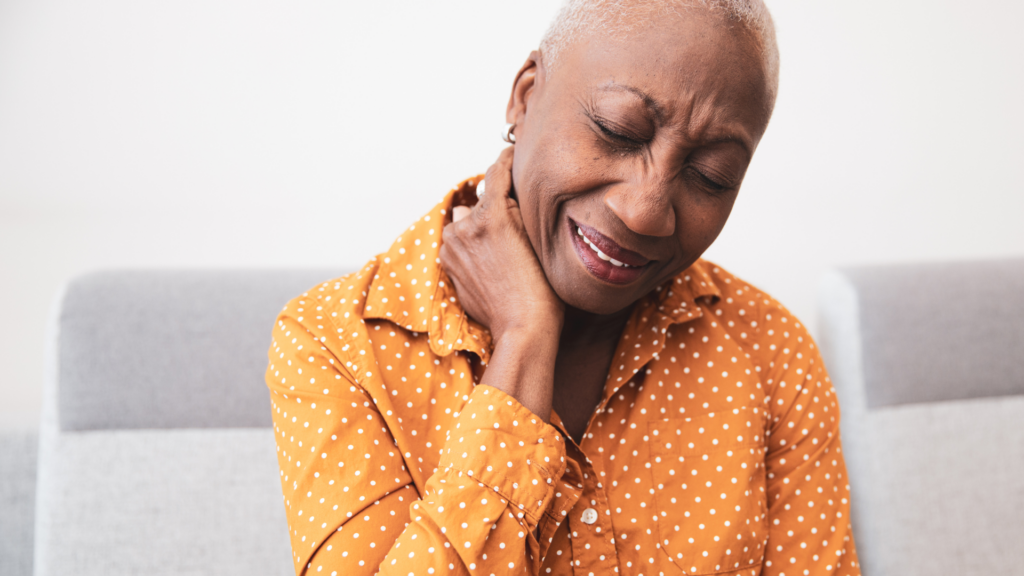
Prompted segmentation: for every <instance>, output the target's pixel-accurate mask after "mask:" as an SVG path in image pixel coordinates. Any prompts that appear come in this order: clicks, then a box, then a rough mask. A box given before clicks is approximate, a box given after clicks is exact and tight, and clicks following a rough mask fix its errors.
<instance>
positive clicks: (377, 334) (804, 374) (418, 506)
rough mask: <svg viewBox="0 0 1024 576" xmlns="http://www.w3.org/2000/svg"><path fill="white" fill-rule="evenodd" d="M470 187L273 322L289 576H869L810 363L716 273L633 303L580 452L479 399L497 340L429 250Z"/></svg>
mask: <svg viewBox="0 0 1024 576" xmlns="http://www.w3.org/2000/svg"><path fill="white" fill-rule="evenodd" d="M478 180H479V177H478V178H474V179H470V180H467V181H466V182H463V183H462V184H461V185H460V186H459V187H458V188H456V189H455V190H453V191H452V192H450V193H449V194H448V195H447V196H446V197H445V199H444V200H443V201H442V202H441V203H440V204H438V205H437V206H436V207H435V208H434V209H433V210H431V211H430V213H428V214H427V215H425V216H424V217H423V218H422V219H420V220H419V221H417V222H416V223H415V224H414V225H412V226H410V227H409V228H408V229H407V230H405V232H404V233H403V234H402V235H401V236H400V237H399V238H398V239H397V240H396V241H395V243H394V244H393V245H392V247H391V248H390V250H389V251H388V252H386V253H384V254H382V255H380V256H378V257H376V258H374V259H373V260H371V261H370V262H369V263H368V264H367V265H366V266H365V267H364V268H362V269H361V270H359V271H358V272H355V273H353V274H350V275H348V276H343V277H341V278H337V279H334V280H331V281H328V282H324V283H323V284H321V285H319V286H316V287H314V288H312V289H310V290H309V291H308V292H306V293H305V294H302V295H301V296H299V297H298V298H295V299H294V300H292V301H291V302H289V303H288V305H287V306H286V307H285V308H284V310H283V311H282V312H281V314H280V316H279V317H278V319H277V324H276V326H275V327H274V331H273V342H272V344H271V346H270V350H269V357H270V362H269V365H268V368H267V373H266V380H267V384H268V386H269V387H270V393H271V401H272V408H273V418H274V433H275V435H276V438H277V454H278V460H279V463H280V467H281V485H282V488H283V490H284V505H285V507H286V510H287V517H288V525H289V533H290V535H291V541H292V551H293V560H294V562H295V571H296V574H315V575H320V574H323V575H330V576H339V575H343V576H348V575H352V574H373V573H377V572H379V573H381V574H400V575H401V576H407V575H410V574H413V575H416V576H426V575H447V574H473V575H490V574H498V575H500V574H583V575H590V574H627V575H638V576H639V575H664V574H750V575H756V574H772V575H778V576H801V575H807V574H815V575H817V574H835V575H844V576H845V575H854V574H858V573H859V565H858V562H857V555H856V552H855V550H854V543H853V537H852V533H851V529H850V520H849V518H850V503H849V487H848V485H847V476H846V468H845V464H844V462H843V454H842V448H841V445H840V440H839V407H838V405H837V403H836V396H835V392H834V390H833V388H832V384H831V383H830V381H829V378H828V375H827V373H826V372H825V367H824V366H823V365H822V361H821V358H820V356H819V354H818V349H817V347H816V346H815V344H814V342H813V340H812V339H811V337H810V336H809V335H808V334H807V331H806V330H805V328H804V326H803V325H801V324H800V322H799V321H798V320H797V319H796V318H794V317H793V316H792V315H791V314H790V313H789V312H788V311H787V310H786V309H785V308H783V307H782V306H781V305H780V304H779V303H778V302H776V301H775V300H773V299H772V298H771V297H769V296H768V295H766V294H764V293H763V292H760V291H759V290H757V289H756V288H754V287H752V286H750V285H749V284H747V283H745V282H743V281H742V280H739V279H738V278H736V277H734V276H732V275H730V274H729V273H727V272H725V271H724V270H722V269H721V268H719V267H717V266H715V265H713V264H711V263H708V262H706V261H698V262H697V263H696V264H694V265H693V266H692V267H690V268H689V269H688V270H686V271H685V272H683V273H682V274H680V275H679V276H678V277H676V278H674V279H672V280H671V281H670V282H668V283H666V284H665V285H663V286H661V287H660V288H659V289H657V290H656V291H654V292H652V293H651V294H649V295H648V296H646V297H645V298H644V299H642V300H641V301H640V302H638V303H637V305H636V306H635V310H634V313H633V315H632V317H631V319H630V320H629V322H628V324H627V327H626V329H625V331H624V332H623V334H622V337H621V340H620V342H619V344H618V348H617V350H616V352H615V355H616V358H615V360H614V362H613V364H612V367H611V371H610V373H609V374H608V379H607V383H606V385H605V390H604V396H603V398H602V400H601V402H600V403H599V405H598V406H597V408H596V409H595V410H594V413H593V415H592V416H591V419H590V423H589V425H588V428H587V431H586V433H585V435H584V437H583V440H582V442H580V443H579V444H577V443H575V442H574V441H573V440H572V439H571V438H570V437H569V435H568V434H567V433H566V431H565V430H564V428H563V427H562V426H561V422H560V420H559V418H558V415H557V414H552V415H551V418H550V420H551V424H545V423H544V422H543V421H542V420H541V419H539V418H537V416H536V415H534V414H532V413H531V412H530V411H528V410H527V409H526V408H524V407H523V406H522V405H520V404H519V403H518V402H517V401H516V400H515V399H514V398H512V397H510V396H508V395H506V394H504V393H502V392H501V391H499V390H498V389H496V388H492V387H490V386H486V385H477V382H478V381H479V378H480V376H481V375H482V373H483V371H484V370H486V364H487V361H488V359H489V358H490V353H491V343H490V339H489V336H488V334H487V332H486V331H485V330H484V329H482V328H481V327H480V326H479V325H478V324H476V323H475V322H473V321H472V320H470V319H469V318H467V317H466V315H465V313H464V312H463V310H462V309H461V308H460V306H459V300H458V296H457V295H456V293H455V290H454V288H453V286H452V285H451V284H450V283H449V282H448V281H447V280H446V276H445V274H444V273H443V271H442V270H441V268H440V265H439V260H438V253H439V244H440V238H441V229H442V227H443V226H444V225H445V224H446V223H447V222H449V221H450V211H451V206H452V202H453V198H456V197H459V195H463V194H471V193H472V192H473V189H474V186H475V182H476V181H478Z"/></svg>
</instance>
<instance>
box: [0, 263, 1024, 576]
mask: <svg viewBox="0 0 1024 576" xmlns="http://www.w3.org/2000/svg"><path fill="white" fill-rule="evenodd" d="M339 274H340V272H337V271H330V270H312V271H310V270H304V271H276V272H196V271H191V272H171V271H150V272H107V273H99V274H93V275H89V276H85V277H82V278H80V279H78V280H76V281H74V282H72V283H71V284H70V285H69V286H68V288H67V290H66V293H65V294H64V296H63V298H62V300H61V303H60V306H59V308H58V310H57V312H56V314H55V318H54V320H53V326H52V328H51V332H50V333H51V336H52V337H51V342H50V347H51V349H50V352H49V362H48V366H47V370H48V373H47V388H46V399H45V409H44V410H45V413H44V417H43V422H42V426H41V429H40V433H39V455H40V457H39V462H38V480H37V481H36V480H35V471H34V467H35V460H34V458H33V457H32V456H33V450H34V443H35V438H34V435H33V434H26V433H18V434H7V435H6V436H5V435H3V434H0V538H2V539H3V541H2V542H0V574H3V575H4V576H7V575H8V574H10V575H11V576H27V574H29V569H30V566H31V563H32V557H31V555H30V554H29V553H28V552H30V551H31V549H32V548H33V545H32V534H31V531H30V530H29V529H28V527H30V526H31V524H32V522H31V521H30V518H31V517H32V491H33V489H35V491H36V492H37V505H36V506H35V514H34V518H35V543H34V550H35V553H34V563H35V567H34V568H35V572H36V574H38V575H39V576H56V575H61V576H65V575H68V576H74V575H93V574H95V575H100V574H102V575H104V576H116V575H122V574H123V575H128V574H148V575H161V574H247V575H250V574H251V575H263V574H266V575H271V574H273V575H287V574H292V573H293V570H292V563H291V561H290V551H289V543H288V535H287V526H286V522H285V517H284V508H283V506H282V504H281V492H280V486H279V483H278V470H277V462H276V457H275V446H274V438H273V432H272V429H271V421H270V407H269V400H268V395H267V392H266V388H265V386H264V384H263V369H264V367H265V365H266V349H267V345H268V340H269V337H270V329H271V326H272V324H273V320H274V317H275V315H276V313H277V311H278V310H279V309H280V308H281V306H282V305H283V304H284V303H285V302H287V301H288V300H289V299H290V298H292V297H294V296H295V295H297V294H299V293H301V292H302V291H303V290H305V289H307V288H309V287H311V286H313V285H315V284H316V283H317V282H319V281H322V280H325V279H327V278H331V277H334V276H337V275H339ZM821 303H822V318H821V320H822V324H821V338H820V341H821V346H822V350H823V352H824V354H825V356H826V361H827V363H828V366H829V368H830V370H831V373H832V376H833V380H834V382H835V384H836V387H837V390H838V392H839V394H840V397H841V398H840V399H841V402H842V406H843V423H842V425H843V434H844V446H845V452H846V457H847V462H848V465H849V470H850V482H851V485H852V489H853V495H854V500H853V513H854V518H853V522H854V529H855V532H856V535H857V538H858V547H859V549H860V552H861V560H862V563H863V566H864V572H865V574H868V575H869V576H885V575H897V574H898V575H900V576H914V575H924V574H928V575H931V574H935V573H938V572H939V571H942V572H943V573H956V574H968V575H969V574H993V573H998V574H1016V573H1024V544H1022V542H1024V520H1022V518H1024V261H1017V262H1002V263H976V264H965V265H955V266H953V265H950V266H941V265H936V266H906V267H893V268H861V269H853V270H846V271H842V272H837V273H833V274H831V275H829V276H828V277H827V278H826V279H825V281H824V282H823V284H822V292H821Z"/></svg>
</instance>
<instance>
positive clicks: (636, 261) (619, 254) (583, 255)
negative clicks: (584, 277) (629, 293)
mask: <svg viewBox="0 0 1024 576" xmlns="http://www.w3.org/2000/svg"><path fill="white" fill-rule="evenodd" d="M567 221H568V223H569V229H570V237H571V238H572V244H573V248H575V249H576V256H577V257H579V259H580V261H581V262H583V266H584V267H585V268H586V269H587V271H588V272H590V274H591V275H592V276H595V277H596V278H598V279H599V280H603V281H605V282H608V283H609V284H620V285H622V284H629V283H631V282H633V281H635V280H636V279H637V278H639V277H640V276H641V274H643V272H644V270H645V269H646V268H647V265H648V264H650V263H651V262H653V261H652V260H650V259H648V258H645V257H643V256H641V255H640V254H637V253H636V252H633V251H631V250H626V249H625V248H623V247H622V246H619V245H618V244H616V243H615V242H614V241H613V240H612V239H611V238H608V237H607V236H605V235H604V234H601V233H600V232H598V231H597V230H595V229H593V228H591V227H589V226H586V225H583V224H578V223H576V222H575V221H573V220H572V218H568V219H567Z"/></svg>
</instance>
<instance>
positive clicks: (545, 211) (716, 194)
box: [508, 14, 771, 314]
mask: <svg viewBox="0 0 1024 576" xmlns="http://www.w3.org/2000/svg"><path fill="white" fill-rule="evenodd" d="M732 28H733V29H730V28H729V27H727V26H725V25H723V22H721V21H719V20H718V19H717V17H714V16H711V15H701V14H688V15H687V18H686V19H679V20H673V21H667V22H664V23H662V24H659V25H657V26H655V27H653V28H651V29H648V30H644V31H643V32H642V33H639V34H634V35H632V36H633V37H632V38H630V39H626V40H615V41H613V40H608V39H606V38H592V39H590V40H583V41H581V42H580V43H579V44H578V45H576V46H574V47H571V48H567V49H565V50H563V51H562V53H561V54H560V59H559V62H558V68H557V70H556V71H555V73H554V74H552V75H550V76H549V75H548V74H547V72H546V70H545V69H544V65H543V62H542V60H541V57H540V55H538V54H537V53H534V54H532V55H531V58H530V60H528V61H527V63H526V65H525V66H524V67H523V69H522V70H521V71H520V73H519V76H518V77H517V79H516V83H515V86H514V87H513V94H512V99H511V101H510V102H509V109H508V121H509V122H513V123H515V124H516V128H515V131H514V132H515V135H516V145H515V159H514V161H513V169H512V175H513V183H514V187H515V191H516V194H517V195H518V199H519V205H520V209H521V211H522V216H523V222H524V224H525V226H526V230H527V233H528V234H529V237H530V241H531V242H532V244H533V247H534V251H535V252H536V253H537V257H538V259H539V260H540V263H541V266H542V267H543V269H544V272H545V274H546V275H547V278H548V281H549V282H550V284H551V286H552V288H553V289H554V290H555V292H556V293H557V294H558V295H559V297H560V298H561V299H562V300H563V301H564V302H565V303H566V304H567V305H569V306H572V307H574V308H577V309H580V310H584V311H587V312H592V313H596V314H611V313H614V312H618V311H620V310H623V309H624V308H626V307H628V306H630V305H631V304H633V303H634V302H636V301H637V300H639V299H640V298H641V297H643V296H644V295H645V294H647V293H648V292H650V291H651V290H653V289H654V288H655V287H657V286H659V285H660V284H662V283H663V282H665V281H666V280H667V279H669V278H671V277H672V276H675V275H676V274H678V273H680V272H681V271H683V270H685V269H686V268H687V267H689V266H690V265H691V264H693V263H694V262H695V261H696V260H697V259H698V258H699V257H700V255H701V254H703V253H704V251H705V250H706V249H707V248H708V246H710V245H711V243H712V242H713V241H714V240H715V238H716V237H717V236H718V233H719V232H720V231H721V230H722V227H723V226H724V225H725V222H726V219H727V218H728V217H729V213H730V211H731V210H732V206H733V202H734V201H735V199H736V195H737V193H738V191H739V188H740V184H741V182H742V181H743V176H744V174H745V172H746V169H747V165H748V164H749V163H750V159H751V156H752V154H753V152H754V149H755V148H756V147H757V144H758V142H759V141H760V138H761V136H762V134H763V133H764V130H765V128H766V127H767V125H768V119H769V116H770V107H771V103H770V101H769V95H768V91H767V88H766V87H767V78H766V76H765V72H764V66H763V64H762V61H761V58H760V56H759V54H758V51H757V48H756V44H755V41H754V40H753V39H752V38H751V37H750V36H749V35H748V33H746V32H745V31H743V30H741V29H739V30H738V29H737V28H739V27H738V26H733V27H732Z"/></svg>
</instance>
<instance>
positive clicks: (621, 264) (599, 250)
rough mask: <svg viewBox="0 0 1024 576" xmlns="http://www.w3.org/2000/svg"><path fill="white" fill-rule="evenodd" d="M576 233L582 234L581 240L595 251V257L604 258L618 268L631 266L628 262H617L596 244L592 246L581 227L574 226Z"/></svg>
mask: <svg viewBox="0 0 1024 576" xmlns="http://www.w3.org/2000/svg"><path fill="white" fill-rule="evenodd" d="M576 233H577V234H579V235H580V236H583V242H584V243H585V244H586V245H587V246H590V249H591V250H593V251H594V252H597V257H598V258H600V259H601V260H604V261H605V262H611V263H612V266H618V267H620V268H631V266H630V265H629V264H625V263H623V262H619V261H618V260H616V259H614V258H612V257H611V256H609V255H607V254H605V253H604V252H601V249H600V248H598V247H597V246H594V243H593V242H591V241H590V238H587V237H586V236H585V235H584V234H583V229H582V228H580V227H579V226H577V227H576Z"/></svg>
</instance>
